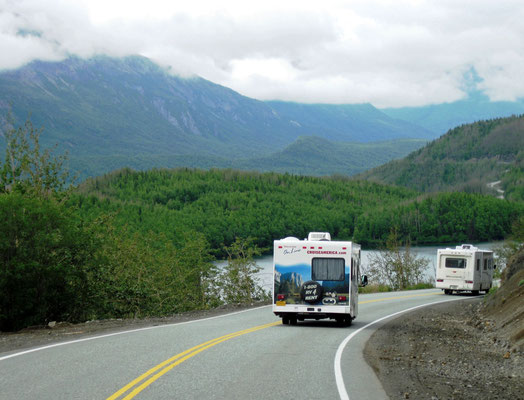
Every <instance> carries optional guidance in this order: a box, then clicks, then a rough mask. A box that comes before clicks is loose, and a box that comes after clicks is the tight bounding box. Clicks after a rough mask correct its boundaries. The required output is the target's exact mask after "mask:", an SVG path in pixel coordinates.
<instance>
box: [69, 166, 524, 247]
mask: <svg viewBox="0 0 524 400" xmlns="http://www.w3.org/2000/svg"><path fill="white" fill-rule="evenodd" d="M73 205H74V206H75V207H78V209H79V212H80V213H81V214H82V215H84V216H89V217H90V218H95V217H97V216H98V215H104V214H114V215H115V218H116V220H117V222H118V225H122V226H127V227H128V228H129V229H131V230H134V231H138V232H141V233H142V234H143V235H146V236H147V235H149V233H150V232H155V233H161V234H164V235H166V237H167V238H168V239H169V240H174V241H175V242H179V241H182V240H183V239H182V238H183V237H184V235H185V234H188V235H190V236H191V235H194V232H199V233H200V234H203V235H205V237H206V240H207V241H208V243H209V246H210V248H211V249H213V251H216V252H220V251H221V249H222V248H223V245H224V244H225V245H228V244H230V243H232V242H233V241H234V239H235V237H242V238H245V237H252V238H254V239H255V243H256V244H257V245H259V246H260V247H261V248H266V247H269V246H271V244H272V243H273V240H274V238H275V237H286V236H290V235H292V236H297V237H305V236H307V233H308V232H310V231H327V232H331V234H332V235H333V237H334V238H337V239H350V238H353V239H354V240H355V241H357V242H358V243H361V244H363V245H377V244H380V243H381V242H382V241H383V240H385V239H386V238H387V237H388V235H389V234H390V230H391V228H392V227H397V228H398V233H399V234H400V235H401V236H402V238H403V239H405V238H408V237H409V238H410V240H411V242H412V243H414V244H415V243H428V244H430V243H444V242H445V243H450V242H460V241H468V242H472V241H473V242H474V241H483V240H484V241H485V240H498V239H502V238H504V236H505V235H506V234H507V233H508V232H509V231H510V228H511V222H512V221H513V220H514V218H515V217H516V216H517V215H519V214H520V213H522V207H520V204H515V203H509V202H506V201H502V200H499V199H495V198H493V197H490V196H482V195H476V194H465V193H450V194H436V195H432V196H427V197H425V198H420V194H419V193H417V192H415V191H412V190H409V189H405V188H401V187H393V186H385V185H379V184H376V183H372V182H366V181H356V180H352V179H349V178H343V177H329V178H327V177H323V178H315V177H308V176H296V175H289V174H284V175H282V174H277V173H263V174H262V173H257V172H242V171H235V170H210V171H202V170H191V169H186V168H182V169H176V170H152V171H146V172H136V171H131V170H129V169H124V170H120V171H115V172H113V173H111V174H108V175H105V176H102V177H98V178H95V179H89V180H87V181H86V182H84V183H83V184H82V185H81V186H80V188H79V191H78V193H77V195H76V196H75V197H74V200H73Z"/></svg>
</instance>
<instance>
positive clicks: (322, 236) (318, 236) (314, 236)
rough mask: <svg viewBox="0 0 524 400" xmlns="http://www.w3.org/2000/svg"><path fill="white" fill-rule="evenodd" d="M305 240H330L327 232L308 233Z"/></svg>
mask: <svg viewBox="0 0 524 400" xmlns="http://www.w3.org/2000/svg"><path fill="white" fill-rule="evenodd" d="M307 240H309V241H311V240H331V235H330V234H329V232H309V235H308V237H307Z"/></svg>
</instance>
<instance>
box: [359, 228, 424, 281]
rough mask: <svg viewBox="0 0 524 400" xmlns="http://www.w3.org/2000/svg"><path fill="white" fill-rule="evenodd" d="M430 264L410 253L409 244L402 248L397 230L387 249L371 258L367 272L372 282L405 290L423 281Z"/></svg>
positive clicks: (388, 241) (393, 230) (393, 233)
mask: <svg viewBox="0 0 524 400" xmlns="http://www.w3.org/2000/svg"><path fill="white" fill-rule="evenodd" d="M428 264H429V260H428V259H427V258H419V257H417V256H416V255H414V254H413V253H412V252H411V251H410V243H409V242H406V243H404V245H403V246H402V243H401V242H400V240H399V237H398V232H397V230H396V229H392V230H391V232H390V234H389V236H388V238H387V241H386V247H385V248H384V249H382V250H380V251H378V252H377V253H376V254H375V255H373V256H371V257H370V260H369V269H368V271H367V272H368V275H369V279H370V281H372V282H375V283H378V284H386V285H389V286H390V287H392V288H393V289H396V290H404V289H407V288H408V287H409V286H411V285H415V284H417V283H421V282H422V281H423V279H424V271H425V270H426V268H427V266H428Z"/></svg>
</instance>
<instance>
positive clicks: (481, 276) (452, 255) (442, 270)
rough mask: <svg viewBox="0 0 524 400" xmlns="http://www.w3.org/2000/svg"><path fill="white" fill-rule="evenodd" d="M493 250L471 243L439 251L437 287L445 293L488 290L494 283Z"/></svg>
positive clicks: (476, 292)
mask: <svg viewBox="0 0 524 400" xmlns="http://www.w3.org/2000/svg"><path fill="white" fill-rule="evenodd" d="M494 269H495V264H494V261H493V251H491V250H482V249H479V248H477V247H475V246H473V245H471V244H463V245H461V246H456V247H455V248H454V249H450V248H447V249H439V250H438V251H437V272H436V287H437V288H438V289H442V290H444V293H445V294H452V293H453V292H471V293H472V294H474V295H476V294H479V292H481V291H484V292H486V293H487V292H488V290H489V289H491V285H492V284H493V270H494Z"/></svg>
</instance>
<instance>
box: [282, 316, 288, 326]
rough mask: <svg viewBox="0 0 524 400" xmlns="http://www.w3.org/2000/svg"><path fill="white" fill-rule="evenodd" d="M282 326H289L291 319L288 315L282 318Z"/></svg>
mask: <svg viewBox="0 0 524 400" xmlns="http://www.w3.org/2000/svg"><path fill="white" fill-rule="evenodd" d="M282 324H283V325H288V324H289V317H288V316H287V315H283V316H282Z"/></svg>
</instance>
